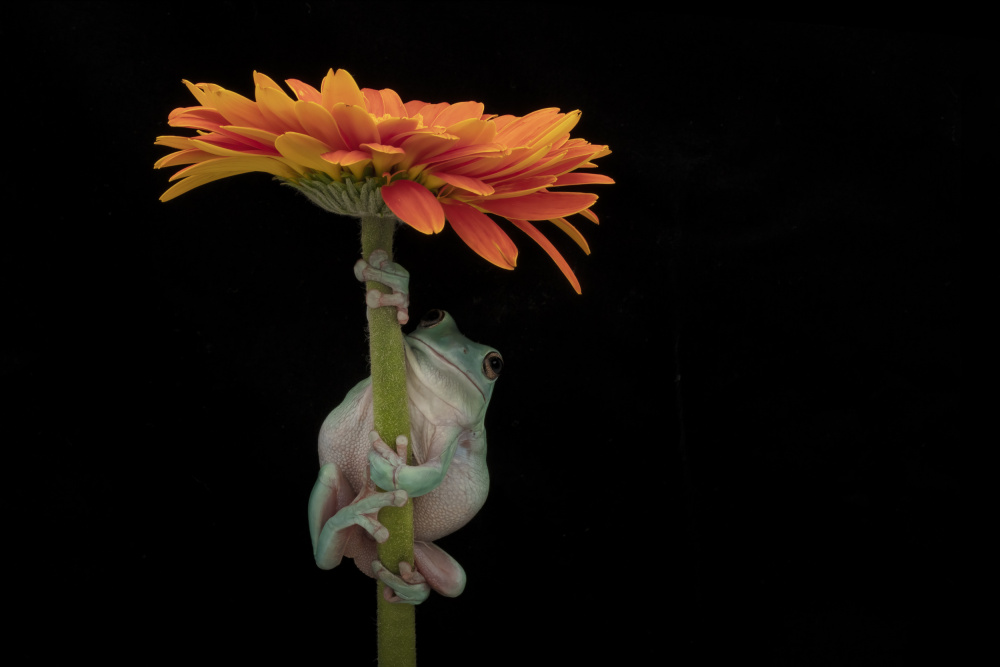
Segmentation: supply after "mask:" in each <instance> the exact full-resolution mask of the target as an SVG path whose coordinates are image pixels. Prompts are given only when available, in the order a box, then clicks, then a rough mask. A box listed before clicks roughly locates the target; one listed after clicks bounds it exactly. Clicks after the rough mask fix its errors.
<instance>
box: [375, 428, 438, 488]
mask: <svg viewBox="0 0 1000 667" xmlns="http://www.w3.org/2000/svg"><path fill="white" fill-rule="evenodd" d="M369 435H370V439H371V443H372V448H371V449H370V450H369V451H368V466H369V472H370V474H371V478H372V481H373V482H375V484H377V485H378V487H379V488H380V489H402V490H404V491H406V493H407V495H409V497H410V498H416V497H417V496H422V495H424V494H425V493H430V492H431V491H433V490H434V489H436V488H437V487H438V485H440V484H441V482H442V481H443V480H444V473H443V472H442V469H441V464H440V462H438V461H429V462H427V463H424V464H423V465H418V466H411V465H407V463H406V448H407V445H408V440H407V439H406V436H405V435H401V436H399V437H397V438H396V451H393V450H392V448H391V447H389V445H387V444H386V443H385V441H384V440H382V438H381V436H379V434H378V431H372V432H371V433H370V434H369Z"/></svg>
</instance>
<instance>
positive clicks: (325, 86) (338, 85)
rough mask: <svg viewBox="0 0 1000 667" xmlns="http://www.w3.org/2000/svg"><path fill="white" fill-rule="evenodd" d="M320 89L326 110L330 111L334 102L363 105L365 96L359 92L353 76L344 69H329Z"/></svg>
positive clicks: (362, 106)
mask: <svg viewBox="0 0 1000 667" xmlns="http://www.w3.org/2000/svg"><path fill="white" fill-rule="evenodd" d="M320 91H321V92H320V94H321V95H322V96H323V106H325V107H326V108H327V110H328V111H331V112H332V111H333V107H334V106H335V105H336V104H351V105H356V106H359V107H361V108H362V109H364V107H365V96H364V95H362V94H361V89H360V88H358V84H357V83H356V82H355V81H354V77H353V76H351V74H350V73H349V72H348V71H347V70H346V69H342V70H339V71H337V72H334V71H333V70H332V69H331V70H330V71H329V73H327V75H326V76H325V77H324V78H323V83H322V84H321V85H320Z"/></svg>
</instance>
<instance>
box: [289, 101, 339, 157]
mask: <svg viewBox="0 0 1000 667" xmlns="http://www.w3.org/2000/svg"><path fill="white" fill-rule="evenodd" d="M295 116H296V117H297V118H298V119H299V122H300V123H302V127H303V128H304V129H305V131H306V134H310V135H312V136H314V137H316V138H317V139H319V140H320V141H322V142H323V143H324V144H326V145H327V146H329V147H330V149H331V150H340V149H341V148H347V144H345V143H344V139H343V138H342V137H341V136H340V132H339V131H337V121H335V120H334V119H333V116H332V115H330V112H329V111H327V110H326V107H324V106H323V105H321V104H316V103H314V102H298V103H297V104H296V105H295Z"/></svg>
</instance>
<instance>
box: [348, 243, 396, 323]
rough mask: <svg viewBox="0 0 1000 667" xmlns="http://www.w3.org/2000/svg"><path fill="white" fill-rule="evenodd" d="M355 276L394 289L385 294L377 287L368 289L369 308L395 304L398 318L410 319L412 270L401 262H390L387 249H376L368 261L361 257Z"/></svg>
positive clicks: (355, 269) (367, 300)
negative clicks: (408, 269) (405, 267)
mask: <svg viewBox="0 0 1000 667" xmlns="http://www.w3.org/2000/svg"><path fill="white" fill-rule="evenodd" d="M354 276H355V277H356V278H357V279H358V280H360V281H361V282H365V281H367V280H372V281H375V282H377V283H382V284H383V285H385V286H386V287H388V288H389V289H391V290H392V294H385V293H383V292H380V291H378V290H377V289H372V290H368V292H367V293H366V294H365V303H367V304H368V307H369V308H382V307H384V306H395V307H396V320H398V321H399V323H400V324H406V323H407V322H408V321H409V320H410V313H409V311H408V310H407V309H408V308H409V306H410V272H409V271H407V270H406V269H404V268H403V267H402V266H400V265H399V264H396V263H395V262H390V261H389V254H388V253H387V252H386V251H385V250H376V251H375V252H373V253H372V254H371V256H370V257H369V258H368V261H367V262H366V261H365V260H363V259H359V260H358V261H357V262H356V263H355V264H354Z"/></svg>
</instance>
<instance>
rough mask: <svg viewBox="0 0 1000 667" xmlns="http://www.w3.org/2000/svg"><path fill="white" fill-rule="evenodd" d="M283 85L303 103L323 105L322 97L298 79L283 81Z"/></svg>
mask: <svg viewBox="0 0 1000 667" xmlns="http://www.w3.org/2000/svg"><path fill="white" fill-rule="evenodd" d="M285 83H287V84H288V87H289V88H291V89H292V92H293V93H295V96H296V97H297V98H299V100H301V101H303V102H315V103H316V104H322V103H323V95H322V94H321V93H320V92H319V91H318V90H316V89H315V88H313V87H312V86H310V85H309V84H308V83H303V82H302V81H299V80H298V79H285Z"/></svg>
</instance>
